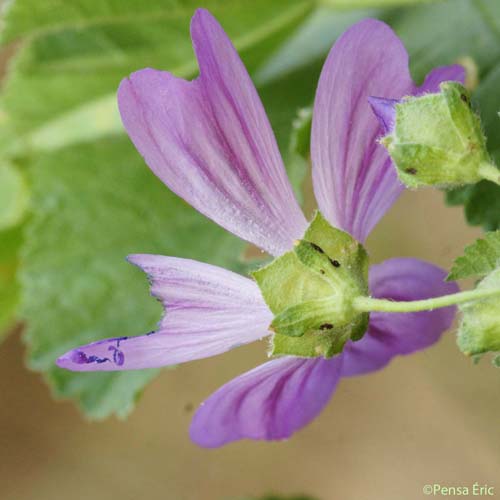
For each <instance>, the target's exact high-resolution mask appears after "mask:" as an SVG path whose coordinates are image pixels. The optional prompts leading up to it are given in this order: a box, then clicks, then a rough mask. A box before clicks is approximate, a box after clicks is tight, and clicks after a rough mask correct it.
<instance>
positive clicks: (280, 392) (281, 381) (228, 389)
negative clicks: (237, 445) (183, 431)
mask: <svg viewBox="0 0 500 500" xmlns="http://www.w3.org/2000/svg"><path fill="white" fill-rule="evenodd" d="M341 366H342V357H337V358H332V359H329V360H325V359H323V358H315V359H308V358H307V359H306V358H296V357H289V356H287V357H283V358H278V359H274V360H272V361H269V362H267V363H264V364H263V365H260V366H258V367H257V368H254V369H253V370H251V371H249V372H246V373H245V374H243V375H240V376H239V377H237V378H235V379H233V380H232V381H231V382H229V383H228V384H226V385H224V386H223V387H221V388H220V389H219V390H218V391H217V392H215V393H214V394H213V395H212V396H210V397H209V398H208V399H207V400H206V401H205V402H204V403H202V405H201V406H200V407H199V409H198V411H197V412H196V414H195V415H194V418H193V422H192V424H191V429H190V435H191V439H192V440H193V441H194V442H195V443H197V444H198V445H200V446H204V447H207V448H215V447H218V446H222V445H224V444H226V443H229V442H231V441H236V440H238V439H244V438H248V439H266V440H274V439H285V438H288V437H290V436H291V435H292V434H293V433H294V432H295V431H297V430H299V429H300V428H302V427H304V426H305V425H307V424H308V423H309V422H310V421H311V420H312V419H314V418H315V417H316V416H317V415H318V413H319V412H320V411H321V410H322V409H323V407H324V406H325V405H326V403H327V402H328V401H329V399H330V397H331V396H332V393H333V391H334V390H335V387H336V385H337V383H338V381H339V374H340V368H341Z"/></svg>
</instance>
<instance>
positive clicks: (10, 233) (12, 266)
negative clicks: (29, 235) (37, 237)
mask: <svg viewBox="0 0 500 500" xmlns="http://www.w3.org/2000/svg"><path fill="white" fill-rule="evenodd" d="M21 242H22V234H21V228H20V227H16V228H14V229H10V230H7V231H1V232H0V340H1V339H2V338H3V337H4V336H5V334H6V333H7V332H8V329H9V327H10V326H11V325H12V323H13V321H14V319H15V315H16V312H17V307H18V304H19V284H18V282H17V277H16V272H17V267H18V253H19V249H20V247H21Z"/></svg>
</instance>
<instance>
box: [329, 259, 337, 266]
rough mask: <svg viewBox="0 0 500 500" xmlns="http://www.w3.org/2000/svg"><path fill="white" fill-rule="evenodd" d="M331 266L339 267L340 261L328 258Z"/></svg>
mask: <svg viewBox="0 0 500 500" xmlns="http://www.w3.org/2000/svg"><path fill="white" fill-rule="evenodd" d="M329 260H330V263H331V264H332V266H333V267H340V262H339V261H338V260H335V259H329Z"/></svg>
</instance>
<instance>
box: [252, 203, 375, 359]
mask: <svg viewBox="0 0 500 500" xmlns="http://www.w3.org/2000/svg"><path fill="white" fill-rule="evenodd" d="M253 277H254V278H255V280H256V281H257V284H258V285H259V287H260V289H261V292H262V295H263V297H264V299H265V301H266V303H267V305H268V306H269V308H270V309H271V311H272V312H273V313H274V315H275V317H274V319H273V321H272V323H271V325H270V330H271V331H272V332H273V336H272V347H271V354H273V355H286V354H288V355H294V356H301V357H319V356H323V357H325V358H329V357H332V356H333V355H335V354H337V353H339V352H341V351H342V349H343V347H344V344H345V343H346V342H347V340H349V339H351V340H359V339H360V338H361V337H362V336H363V334H364V333H365V331H366V328H367V326H368V318H369V315H368V313H366V312H359V311H357V310H355V309H354V307H353V301H354V299H355V298H356V297H358V296H360V295H367V293H368V256H367V254H366V251H365V250H364V248H363V246H362V245H361V244H360V243H358V242H357V241H356V240H354V239H353V238H352V237H351V236H350V235H349V234H347V233H345V232H344V231H341V230H339V229H336V228H333V227H332V226H331V225H330V224H329V223H328V222H327V221H326V220H325V219H324V217H323V216H322V215H321V214H320V213H319V212H317V213H316V215H315V217H314V219H313V221H312V222H311V224H310V226H309V228H308V229H307V231H306V232H305V234H304V237H303V239H302V240H300V241H298V242H297V244H296V246H295V247H294V249H293V250H292V251H290V252H287V253H285V254H284V255H282V256H280V257H278V258H277V259H275V260H274V261H273V262H271V263H270V264H269V265H267V266H265V267H263V268H262V269H259V270H258V271H255V272H254V273H253Z"/></svg>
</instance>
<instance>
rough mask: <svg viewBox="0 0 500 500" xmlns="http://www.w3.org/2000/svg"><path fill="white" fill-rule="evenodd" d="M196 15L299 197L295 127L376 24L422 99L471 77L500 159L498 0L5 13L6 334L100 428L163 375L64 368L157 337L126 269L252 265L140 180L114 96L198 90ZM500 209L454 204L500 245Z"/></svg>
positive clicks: (297, 1)
mask: <svg viewBox="0 0 500 500" xmlns="http://www.w3.org/2000/svg"><path fill="white" fill-rule="evenodd" d="M198 6H204V7H206V8H208V9H210V10H211V11H212V12H213V14H214V15H215V16H216V17H217V18H218V19H219V21H220V22H221V23H222V25H223V26H224V28H225V29H226V30H227V32H228V34H229V36H230V37H231V38H232V40H233V41H234V43H235V45H236V47H237V48H238V50H239V51H240V54H241V55H242V58H243V59H244V61H245V63H246V64H247V67H248V68H249V70H250V72H251V74H252V76H253V77H254V80H255V82H256V84H257V87H258V90H259V93H260V95H261V97H262V99H263V101H264V105H265V107H266V110H267V111H268V113H269V116H270V119H271V122H272V125H273V127H274V130H275V132H276V135H277V138H278V142H279V145H280V148H281V150H282V152H283V154H284V157H285V160H286V163H287V166H288V168H289V169H290V174H291V176H292V179H293V181H294V186H295V187H296V189H300V185H301V182H302V180H303V178H304V175H305V174H306V169H305V168H304V167H305V164H304V162H301V161H298V159H297V154H296V153H297V151H295V150H294V146H296V141H295V142H294V141H292V142H291V146H290V137H292V123H293V122H294V119H295V117H296V114H297V111H298V109H299V108H302V107H305V106H308V105H310V104H311V102H312V99H313V96H314V90H315V86H316V83H317V79H318V75H319V72H320V70H321V65H322V62H323V60H324V57H325V55H326V53H327V51H328V50H329V48H330V47H331V45H332V43H333V41H334V40H335V39H336V37H337V36H338V35H339V34H340V33H341V32H342V31H343V30H344V29H345V28H346V27H347V26H349V25H350V24H352V23H354V22H355V21H357V20H358V19H360V18H363V17H366V16H376V17H379V18H381V19H383V20H385V21H386V22H388V23H389V24H390V25H391V26H392V27H393V28H394V29H395V30H396V32H397V33H398V34H399V35H400V36H401V37H402V39H403V40H404V42H405V44H406V46H407V48H408V50H409V52H410V56H411V70H412V74H413V75H414V77H415V79H416V81H417V82H420V81H421V80H422V78H423V76H424V75H425V74H426V73H427V72H428V71H429V70H430V69H431V68H432V67H434V66H437V65H444V64H450V63H454V62H462V63H464V64H465V65H466V66H467V68H468V69H469V75H470V81H469V84H470V85H472V86H475V87H476V89H475V94H474V96H475V102H476V104H477V105H478V106H479V107H480V110H481V114H482V118H483V121H484V125H485V129H486V134H487V136H488V138H489V143H488V145H489V148H490V151H491V153H492V155H493V156H494V157H495V158H497V159H500V134H498V125H497V123H498V122H497V120H498V117H497V110H498V102H499V101H500V2H498V0H448V1H441V2H432V3H430V2H418V1H409V0H406V1H405V0H399V1H397V0H378V1H377V0H356V1H347V0H325V1H323V2H316V1H313V0H273V1H272V2H269V1H265V0H252V1H250V0H238V1H234V2H225V1H222V0H207V1H194V0H147V1H146V0H71V1H64V0H45V1H43V2H40V1H39V0H17V1H13V2H9V3H8V4H7V7H6V8H5V13H4V19H3V31H2V35H1V43H2V44H3V47H4V50H5V51H6V52H8V53H13V54H14V55H13V56H12V57H11V58H10V60H9V65H8V72H7V74H6V76H5V77H4V81H3V87H2V92H1V95H0V330H1V331H2V332H7V331H8V330H9V326H11V325H12V324H13V322H14V321H15V320H16V319H22V320H23V321H24V322H25V325H26V329H25V336H24V338H25V340H26V344H27V348H28V363H29V365H30V367H31V368H32V369H34V370H37V371H40V372H42V373H44V375H45V377H46V379H47V381H48V382H49V384H50V386H51V387H52V389H53V391H54V393H55V394H56V395H57V396H63V397H71V398H73V399H75V400H76V401H78V403H79V404H80V406H81V408H82V409H83V410H84V411H85V413H86V414H87V415H89V416H91V417H94V418H102V417H106V416H108V415H110V414H117V415H122V416H123V415H126V414H127V413H128V412H129V411H130V409H131V408H132V407H133V404H134V401H135V400H136V399H137V397H138V395H139V394H140V392H141V390H142V389H143V387H144V386H145V384H147V383H148V381H150V380H151V378H152V377H154V375H155V373H156V371H143V372H130V373H100V374H74V373H69V372H65V371H62V370H60V369H58V368H56V367H55V366H54V364H53V361H54V359H55V358H56V357H57V355H58V354H60V353H62V352H64V351H66V350H67V349H69V348H71V347H74V346H76V345H79V344H81V343H85V342H88V341H90V340H95V339H98V338H101V337H108V336H117V335H134V334H140V333H144V332H147V331H149V330H151V329H152V328H154V325H155V323H156V321H157V320H158V318H159V315H160V310H159V307H157V304H156V303H155V301H154V300H152V299H151V298H150V297H149V296H148V292H147V283H146V280H145V278H144V276H142V275H141V273H140V272H139V271H137V270H136V269H134V268H133V267H132V266H130V265H128V264H127V263H126V262H125V260H124V259H125V256H126V255H127V254H128V253H132V252H153V253H155V252H156V253H161V254H168V255H179V256H183V257H191V258H196V259H200V260H203V261H206V262H210V263H216V264H219V265H223V266H225V267H228V268H232V269H235V270H239V269H242V266H243V263H242V262H241V259H240V255H241V253H242V251H243V244H242V243H241V242H240V241H238V240H237V239H236V238H234V237H232V236H230V235H229V234H227V233H225V232H224V231H223V230H221V229H220V228H218V227H216V226H215V225H214V224H212V223H211V222H209V221H208V220H207V219H204V218H203V217H202V216H200V215H198V214H197V213H196V212H194V211H193V210H192V209H191V208H190V207H188V206H187V205H186V204H185V203H184V202H182V201H181V200H179V199H178V198H177V197H175V196H174V195H173V194H172V193H170V192H169V191H168V189H167V188H166V187H165V186H163V185H162V184H161V183H160V182H159V181H158V180H157V179H156V178H155V177H154V176H153V175H152V174H151V173H150V172H149V170H148V169H147V168H146V167H145V166H144V164H143V161H142V159H141V158H140V156H139V155H138V153H137V152H136V151H135V150H134V149H133V147H132V146H131V145H130V143H129V141H128V139H127V138H126V136H125V134H124V132H123V129H122V127H121V124H120V121H119V117H118V113H117V109H116V103H115V90H116V88H117V86H118V83H119V81H120V80H121V79H122V78H123V77H125V76H126V75H128V74H129V73H130V72H132V71H134V70H136V69H140V68H142V67H146V66H151V67H156V68H161V69H166V70H169V71H171V72H172V73H174V74H176V75H177V76H182V77H186V78H191V77H194V76H195V75H196V64H195V60H194V56H193V52H192V49H191V42H190V39H189V35H188V30H189V19H190V17H191V16H192V13H193V11H194V9H195V8H196V7H198ZM299 152H301V153H303V151H299ZM499 195H500V191H499V187H498V186H494V185H492V184H490V183H488V182H482V183H480V184H478V185H477V186H468V187H466V188H461V189H459V190H456V191H454V192H452V193H448V195H447V198H448V201H449V202H450V203H452V204H463V205H464V210H465V216H466V218H467V220H468V221H469V222H470V223H471V224H475V225H481V226H483V227H485V228H487V229H497V228H499V227H500V196H499ZM457 253H460V252H459V251H458V252H457Z"/></svg>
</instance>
